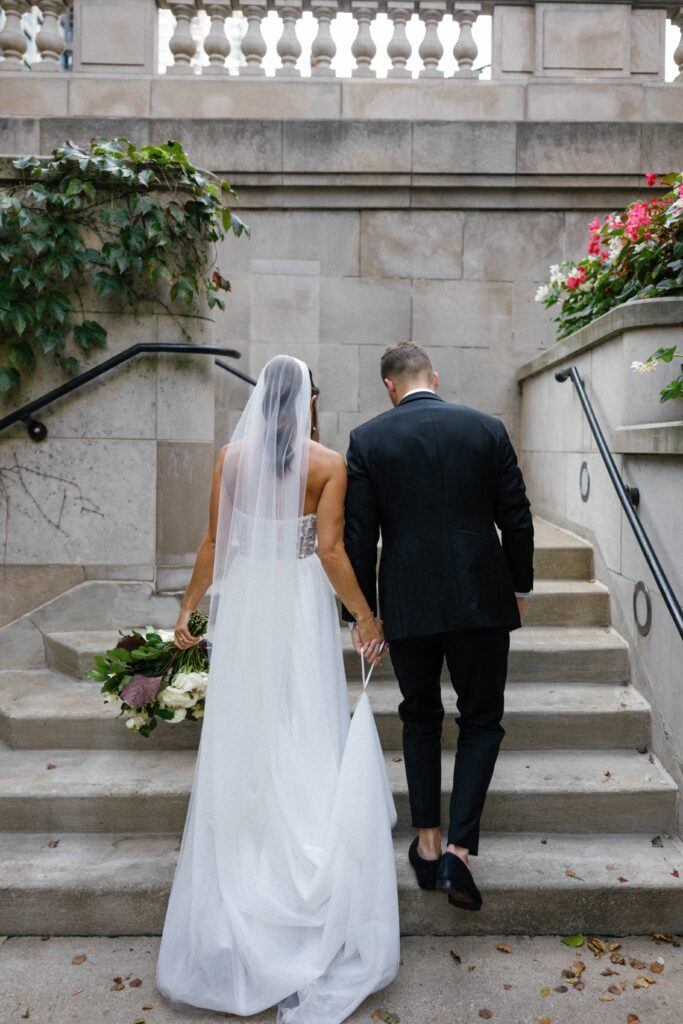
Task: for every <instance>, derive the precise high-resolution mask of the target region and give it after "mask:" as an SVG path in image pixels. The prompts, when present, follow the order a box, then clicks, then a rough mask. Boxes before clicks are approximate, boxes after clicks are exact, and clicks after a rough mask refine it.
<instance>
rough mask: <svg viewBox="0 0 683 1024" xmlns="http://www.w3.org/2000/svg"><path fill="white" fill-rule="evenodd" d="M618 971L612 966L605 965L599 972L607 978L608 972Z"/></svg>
mask: <svg viewBox="0 0 683 1024" xmlns="http://www.w3.org/2000/svg"><path fill="white" fill-rule="evenodd" d="M618 973H619V971H615V970H614V968H613V967H606V968H605V970H604V971H600V974H602V976H603V977H604V978H609V976H610V974H618Z"/></svg>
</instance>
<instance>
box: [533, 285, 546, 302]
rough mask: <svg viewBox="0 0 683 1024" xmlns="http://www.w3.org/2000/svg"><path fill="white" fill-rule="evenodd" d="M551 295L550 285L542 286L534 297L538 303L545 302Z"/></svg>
mask: <svg viewBox="0 0 683 1024" xmlns="http://www.w3.org/2000/svg"><path fill="white" fill-rule="evenodd" d="M549 295H550V285H549V284H542V285H540V286H539V288H538V289H537V291H536V295H535V296H534V300H535V301H536V302H545V300H546V299H547V298H548V296H549Z"/></svg>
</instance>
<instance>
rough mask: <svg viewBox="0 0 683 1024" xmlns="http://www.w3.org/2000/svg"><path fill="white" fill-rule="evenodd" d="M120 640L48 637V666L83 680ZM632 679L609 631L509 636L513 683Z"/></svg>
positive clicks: (347, 659)
mask: <svg viewBox="0 0 683 1024" xmlns="http://www.w3.org/2000/svg"><path fill="white" fill-rule="evenodd" d="M341 636H342V647H343V651H344V664H345V669H346V675H347V678H348V679H354V678H358V676H359V675H360V671H359V659H358V655H357V654H356V653H355V652H354V650H353V647H352V644H351V637H350V634H349V630H348V629H347V628H345V627H342V632H341ZM117 639H118V634H117V633H116V631H115V630H80V631H76V630H72V631H69V632H61V633H46V634H45V650H46V658H47V664H48V666H49V667H50V668H52V669H54V670H55V671H57V672H61V673H63V674H64V675H68V676H72V677H73V678H75V679H83V678H85V673H86V672H87V671H88V670H89V669H90V668H92V665H93V660H94V658H95V656H96V655H97V654H102V653H103V652H104V651H105V650H107V649H108V648H110V647H113V646H114V645H115V644H116V641H117ZM374 678H375V679H394V678H395V676H394V673H393V669H392V665H391V658H390V657H389V656H387V657H385V658H384V660H383V662H382V664H381V665H380V666H379V667H378V669H377V670H376V671H375V675H374ZM444 678H447V672H446V668H445V666H444ZM628 678H629V657H628V644H627V643H626V642H625V641H624V640H623V639H622V637H620V636H619V634H618V633H617V632H616V631H615V630H613V629H611V628H610V627H598V626H584V627H571V628H569V627H561V626H536V627H531V626H525V627H524V628H523V629H516V630H513V632H512V633H511V636H510V658H509V673H508V679H509V680H510V681H511V682H513V681H517V680H519V681H524V682H537V681H542V682H609V683H624V682H626V681H627V680H628Z"/></svg>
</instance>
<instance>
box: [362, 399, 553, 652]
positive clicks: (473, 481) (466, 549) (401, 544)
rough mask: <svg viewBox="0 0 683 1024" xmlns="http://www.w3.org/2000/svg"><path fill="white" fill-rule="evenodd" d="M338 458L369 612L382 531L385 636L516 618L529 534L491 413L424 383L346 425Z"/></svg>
mask: <svg viewBox="0 0 683 1024" xmlns="http://www.w3.org/2000/svg"><path fill="white" fill-rule="evenodd" d="M347 465H348V478H349V484H348V494H347V498H346V522H345V530H344V534H345V535H344V541H345V545H346V550H347V552H348V555H349V558H350V559H351V563H352V565H353V568H354V570H355V572H356V576H357V577H358V582H359V583H360V586H361V588H362V590H363V593H364V594H365V597H366V598H367V600H368V602H369V604H370V606H371V607H372V609H373V611H375V612H377V599H376V566H377V542H378V539H379V535H380V531H381V535H382V555H381V559H380V568H379V603H380V615H381V616H382V618H383V619H384V631H385V636H386V639H387V641H389V642H390V641H391V640H399V639H403V638H406V637H416V636H427V635H430V634H435V633H445V632H449V631H451V630H457V629H471V628H479V627H483V626H499V627H504V628H507V629H517V628H518V627H519V626H520V625H521V622H520V618H519V612H518V609H517V602H516V600H515V591H518V592H526V591H529V590H531V589H532V586H533V550H534V543H533V537H534V531H533V524H532V520H531V511H530V507H529V500H528V498H527V496H526V489H525V486H524V480H523V478H522V473H521V470H520V469H519V466H518V465H517V458H516V456H515V452H514V449H513V447H512V444H511V442H510V438H509V437H508V434H507V431H506V429H505V426H504V425H503V423H502V422H501V421H500V420H498V419H496V418H495V417H493V416H488V415H486V414H485V413H482V412H478V411H477V410H476V409H470V408H468V407H467V406H464V405H452V404H450V403H448V402H445V401H443V400H442V399H441V398H439V396H438V395H436V394H431V393H429V392H419V393H415V394H412V395H407V396H406V397H405V398H404V399H403V401H402V402H401V403H400V404H399V405H398V406H396V407H395V408H393V409H390V410H389V411H388V412H386V413H382V414H381V415H380V416H376V417H375V418H374V419H372V420H370V421H369V422H368V423H364V424H363V425H362V426H360V427H358V428H357V429H356V430H354V431H353V432H352V433H351V438H350V442H349V450H348V454H347ZM496 525H497V526H498V527H499V528H500V531H501V537H502V544H501V541H499V539H498V534H497V532H496ZM343 616H344V618H345V619H346V620H347V621H351V618H352V616H351V615H350V614H349V612H348V610H347V609H344V610H343Z"/></svg>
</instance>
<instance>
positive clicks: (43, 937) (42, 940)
mask: <svg viewBox="0 0 683 1024" xmlns="http://www.w3.org/2000/svg"><path fill="white" fill-rule="evenodd" d="M49 938H50V936H49V935H41V936H40V941H41V942H47V940H48V939H49Z"/></svg>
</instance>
